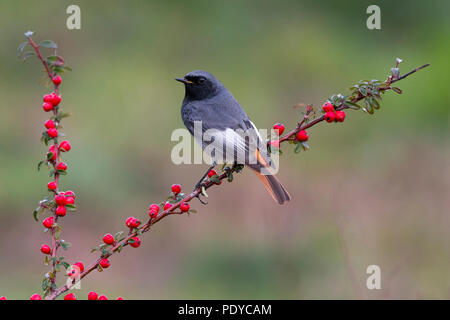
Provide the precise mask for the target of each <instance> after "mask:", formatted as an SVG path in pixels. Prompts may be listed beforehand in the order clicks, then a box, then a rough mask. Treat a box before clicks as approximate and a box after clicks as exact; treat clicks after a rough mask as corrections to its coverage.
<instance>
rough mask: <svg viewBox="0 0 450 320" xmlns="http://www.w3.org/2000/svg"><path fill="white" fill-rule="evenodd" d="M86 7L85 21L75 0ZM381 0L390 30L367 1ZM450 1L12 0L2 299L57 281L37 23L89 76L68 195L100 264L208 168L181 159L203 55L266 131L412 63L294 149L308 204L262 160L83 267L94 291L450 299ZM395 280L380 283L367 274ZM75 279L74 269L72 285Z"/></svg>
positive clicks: (81, 92) (288, 156)
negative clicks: (184, 113) (268, 184)
mask: <svg viewBox="0 0 450 320" xmlns="http://www.w3.org/2000/svg"><path fill="white" fill-rule="evenodd" d="M70 4H78V5H79V6H80V7H81V21H82V22H81V23H82V26H81V30H67V28H66V18H67V16H68V15H67V14H66V8H67V6H68V5H70ZM370 4H378V5H380V7H381V26H382V29H381V30H373V31H371V30H368V29H367V28H366V19H367V17H368V15H367V14H366V8H367V7H368V6H369V5H370ZM449 12H450V2H448V1H420V2H419V1H414V2H412V1H395V3H394V2H393V1H390V2H388V1H377V2H374V1H345V2H343V1H339V2H337V1H226V2H223V1H206V0H205V1H170V2H169V1H165V2H162V1H159V2H156V1H154V2H151V1H126V2H125V1H87V0H82V1H56V0H55V1H39V2H38V1H33V2H32V1H23V0H20V1H2V2H1V3H0V40H1V46H0V58H1V63H0V97H1V103H0V256H1V258H0V296H1V295H6V296H7V297H8V298H10V299H23V298H25V299H27V298H28V297H29V296H30V295H31V294H32V293H34V292H37V293H40V292H41V290H40V283H41V278H42V276H43V274H44V273H45V272H46V271H47V267H45V266H44V265H43V263H42V262H43V256H42V254H41V253H40V252H39V247H40V246H41V244H42V243H46V242H47V243H48V241H49V239H48V236H47V235H46V234H44V233H43V232H42V229H43V228H42V226H41V224H40V223H36V222H35V221H34V220H33V218H32V214H31V213H32V210H33V209H34V208H35V207H36V205H37V203H38V200H40V199H42V198H43V197H44V196H45V195H46V194H47V191H46V183H47V182H48V180H49V179H48V175H47V174H46V170H42V171H41V172H39V173H38V172H37V171H36V164H37V162H38V161H39V160H41V158H42V156H43V154H44V153H45V151H46V149H45V147H44V146H43V145H42V144H40V142H39V137H40V134H41V132H42V130H43V128H44V127H43V123H44V121H45V120H46V117H47V114H44V112H42V109H41V104H42V95H43V94H45V93H47V92H49V89H48V88H46V87H45V86H44V85H43V84H40V83H39V79H40V77H41V66H40V65H39V63H38V61H37V60H35V59H30V60H28V61H26V62H25V63H22V62H21V61H20V60H19V59H18V58H17V57H16V48H17V45H18V44H19V43H20V42H22V41H24V40H25V38H24V36H23V33H24V32H25V31H27V30H34V31H36V34H35V36H34V39H35V40H43V39H52V40H55V41H56V42H57V43H58V44H59V46H60V50H59V53H60V54H61V55H62V56H63V57H64V58H65V59H66V62H67V64H68V65H70V66H71V67H72V68H73V72H70V73H67V74H65V75H64V76H63V84H62V88H61V89H62V96H63V104H62V105H63V107H64V109H65V110H66V111H70V112H72V113H73V116H72V117H71V118H68V119H67V120H64V123H63V125H64V131H65V133H66V134H67V136H68V138H69V139H70V141H71V143H72V151H70V152H69V153H68V154H65V155H64V161H66V162H67V163H68V165H69V169H68V172H69V174H68V175H67V176H65V177H63V178H62V187H63V188H64V189H71V190H74V191H75V192H76V194H77V206H78V208H79V210H78V211H77V212H76V213H70V214H68V216H66V217H65V218H64V220H63V227H64V230H63V238H64V239H66V240H67V241H70V242H72V244H73V247H72V248H71V249H70V250H69V251H68V252H67V256H68V258H67V259H68V260H69V262H75V261H78V260H81V261H83V262H84V263H85V264H90V263H91V262H92V261H93V260H94V259H95V257H96V255H94V254H91V253H89V250H90V248H91V247H92V246H94V245H96V244H98V243H100V241H101V237H102V235H103V234H105V233H107V232H111V233H113V232H115V231H119V230H124V220H125V218H126V217H128V216H130V215H132V216H136V217H139V218H141V219H145V218H146V216H147V208H148V205H149V204H150V203H152V202H157V201H161V200H163V199H164V198H165V196H166V195H167V193H168V190H169V188H170V185H171V184H172V183H180V184H182V186H183V187H184V189H185V190H190V189H191V188H192V187H193V185H194V182H195V181H196V178H198V176H199V175H200V174H201V173H202V172H203V171H204V170H205V168H206V166H205V165H203V166H195V165H182V166H175V165H173V164H172V163H171V161H170V150H171V148H172V147H173V145H174V143H172V142H170V135H171V132H172V130H174V129H175V128H179V127H182V126H183V125H182V121H181V118H180V110H179V109H180V105H181V100H182V98H183V96H184V89H183V87H182V86H181V85H180V84H179V83H177V82H175V81H174V80H173V79H174V78H175V77H178V76H182V75H184V74H185V73H187V72H189V71H191V70H195V69H205V70H208V71H210V72H211V73H213V74H215V75H216V76H217V77H218V78H219V79H220V80H221V81H222V82H223V83H224V84H225V85H226V86H227V87H228V88H229V89H230V90H231V92H233V94H234V95H235V97H236V98H237V99H238V101H240V103H241V104H242V106H243V107H244V108H245V109H246V111H247V113H248V114H249V116H250V117H251V118H252V119H253V121H254V122H255V123H256V124H257V125H258V126H259V127H262V128H267V127H271V126H272V124H273V123H275V122H283V123H284V124H285V125H286V126H287V127H288V128H292V127H293V126H295V124H296V123H297V121H298V119H299V116H300V112H299V110H296V109H293V108H292V106H293V105H294V104H295V103H298V102H303V103H312V104H314V105H316V106H320V105H321V104H322V103H323V102H324V101H325V100H326V98H328V97H329V96H331V95H332V94H333V93H346V92H347V90H348V87H349V86H350V85H352V84H354V83H355V82H356V81H358V80H360V79H373V78H376V79H380V80H384V79H385V77H386V76H387V74H388V71H389V69H390V67H391V66H392V65H393V64H394V62H395V58H396V57H401V58H403V59H404V62H403V63H402V64H401V71H403V72H402V73H404V72H406V71H409V70H411V69H413V68H415V67H417V66H419V65H422V64H424V63H427V62H430V63H431V67H429V68H427V69H425V70H423V71H420V72H419V73H417V74H415V75H413V76H411V77H410V78H408V79H406V80H404V81H401V82H399V83H398V86H399V87H400V88H402V89H403V92H404V94H402V95H397V94H395V93H389V94H386V95H385V96H384V97H385V98H384V101H383V103H382V107H381V110H380V111H379V112H376V113H375V115H373V116H370V115H366V114H364V113H363V112H359V111H349V112H347V119H346V121H345V123H344V124H320V125H318V126H316V127H314V128H313V129H311V130H310V131H309V133H310V146H311V150H310V151H309V152H302V153H300V154H298V155H296V154H294V153H293V150H291V148H292V146H290V145H286V146H284V147H283V151H284V154H283V157H282V159H281V169H280V173H279V178H280V180H281V181H282V182H283V183H284V185H285V186H286V188H287V189H288V190H289V191H290V193H291V195H292V197H293V200H292V201H291V202H290V203H288V204H287V205H285V206H278V205H275V204H274V202H273V201H272V199H271V198H270V196H269V195H268V194H267V193H266V191H265V190H264V188H263V186H262V185H261V184H260V183H259V182H258V180H257V179H256V177H255V176H254V175H253V174H251V173H249V172H248V171H247V170H244V173H243V174H242V175H239V176H238V177H237V178H236V179H235V181H234V182H233V183H232V184H229V183H224V184H222V186H221V187H220V188H214V189H211V190H210V191H209V192H208V193H209V195H210V197H209V204H208V206H202V205H200V203H199V202H198V201H194V202H192V206H193V207H195V209H197V210H198V211H199V212H198V214H195V215H191V216H189V217H187V216H177V217H169V218H168V219H167V220H165V221H164V222H162V223H161V224H158V225H156V226H155V227H154V229H153V231H151V232H150V233H147V234H146V235H145V236H143V244H142V246H141V248H139V249H127V250H124V251H123V252H122V253H121V254H119V255H115V256H114V257H112V259H111V262H112V267H111V268H110V269H108V270H107V271H105V272H102V273H98V272H93V273H92V274H91V275H90V276H89V277H88V278H86V279H85V280H83V281H82V290H81V292H76V294H77V296H78V297H79V298H82V299H86V296H87V292H88V291H91V290H96V291H98V292H100V293H104V294H106V295H107V296H108V297H111V298H113V297H117V296H119V295H120V296H123V297H125V298H126V299H160V298H164V299H166V298H168V299H171V298H183V299H184V298H193V299H196V298H269V299H282V298H283V299H305V298H309V299H317V298H325V299H333V298H343V299H365V298H368V299H392V298H406V299H414V298H437V299H448V298H449V297H450V285H449V284H450V276H449V273H448V270H449V269H450V253H449V252H450V236H449V226H450V218H449V215H448V214H449V211H450V210H449V209H450V203H449V197H448V195H449V191H450V188H449V181H450V161H449V160H450V149H449V145H450V144H449V131H448V130H449V119H450V118H449V111H448V110H449V100H450V99H449V89H448V87H449V81H448V77H449V76H448V74H449V71H450V61H449V56H450V20H449V19H448V14H449ZM372 264H376V265H379V266H380V267H381V271H382V289H381V290H368V289H367V288H366V278H367V276H368V275H367V274H366V268H367V266H368V265H372ZM62 278H63V277H60V282H61V280H62Z"/></svg>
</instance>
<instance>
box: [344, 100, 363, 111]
mask: <svg viewBox="0 0 450 320" xmlns="http://www.w3.org/2000/svg"><path fill="white" fill-rule="evenodd" d="M344 104H345V105H346V106H347V107H349V108H350V109H354V110H359V109H361V106H360V105H359V104H357V103H355V102H352V101H345V103H344Z"/></svg>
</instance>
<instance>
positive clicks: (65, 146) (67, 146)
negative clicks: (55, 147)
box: [59, 140, 71, 152]
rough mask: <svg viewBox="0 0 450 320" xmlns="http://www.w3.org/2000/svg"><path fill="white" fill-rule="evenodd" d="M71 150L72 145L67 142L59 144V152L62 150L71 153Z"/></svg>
mask: <svg viewBox="0 0 450 320" xmlns="http://www.w3.org/2000/svg"><path fill="white" fill-rule="evenodd" d="M70 148H71V146H70V143H69V141H67V140H64V141H61V143H60V144H59V150H61V151H62V152H66V151H70Z"/></svg>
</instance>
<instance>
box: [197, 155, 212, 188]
mask: <svg viewBox="0 0 450 320" xmlns="http://www.w3.org/2000/svg"><path fill="white" fill-rule="evenodd" d="M216 164H217V163H216V161H214V162H213V163H212V164H211V166H210V167H209V168H208V170H206V172H205V174H204V175H203V176H202V177H201V178H200V180H199V181H198V182H197V184H196V185H195V187H194V191H195V190H198V189H199V188H200V187H201V186H202V184H203V180H205V178H206V176H207V175H208V173H209V172H210V171H211V170H212V169H214V167H215V166H216Z"/></svg>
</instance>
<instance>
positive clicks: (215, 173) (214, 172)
mask: <svg viewBox="0 0 450 320" xmlns="http://www.w3.org/2000/svg"><path fill="white" fill-rule="evenodd" d="M215 175H217V172H216V170H214V169H211V170H209V172H208V178H211V177H213V176H215Z"/></svg>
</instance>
